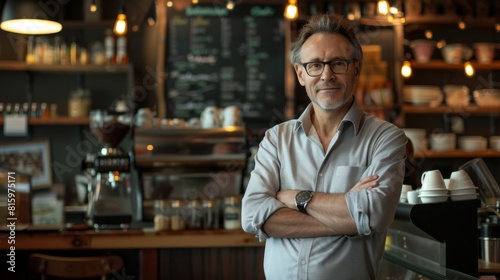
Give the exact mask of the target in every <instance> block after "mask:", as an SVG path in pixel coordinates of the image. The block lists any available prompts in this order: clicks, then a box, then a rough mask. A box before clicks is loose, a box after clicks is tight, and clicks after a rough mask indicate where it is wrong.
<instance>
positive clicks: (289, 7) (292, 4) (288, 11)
mask: <svg viewBox="0 0 500 280" xmlns="http://www.w3.org/2000/svg"><path fill="white" fill-rule="evenodd" d="M284 16H285V18H286V19H289V20H296V19H297V18H298V17H299V9H298V8H297V0H288V3H287V4H286V7H285V13H284Z"/></svg>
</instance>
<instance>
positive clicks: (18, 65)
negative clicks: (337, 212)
mask: <svg viewBox="0 0 500 280" xmlns="http://www.w3.org/2000/svg"><path fill="white" fill-rule="evenodd" d="M130 68H131V65H130V64H111V65H55V64H54V65H50V64H26V63H24V62H20V61H0V71H34V72H61V73H67V72H70V73H79V72H84V73H127V72H128V71H129V70H130Z"/></svg>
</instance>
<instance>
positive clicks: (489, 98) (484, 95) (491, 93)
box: [472, 88, 500, 107]
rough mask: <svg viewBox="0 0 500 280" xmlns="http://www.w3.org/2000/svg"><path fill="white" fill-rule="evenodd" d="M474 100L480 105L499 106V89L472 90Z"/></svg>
mask: <svg viewBox="0 0 500 280" xmlns="http://www.w3.org/2000/svg"><path fill="white" fill-rule="evenodd" d="M472 95H473V96H474V101H476V104H477V106H480V107H499V106H500V89H487V88H485V89H478V90H475V91H473V92H472Z"/></svg>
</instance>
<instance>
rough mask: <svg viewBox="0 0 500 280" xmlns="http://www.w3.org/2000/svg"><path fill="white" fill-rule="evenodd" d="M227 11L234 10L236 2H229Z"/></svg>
mask: <svg viewBox="0 0 500 280" xmlns="http://www.w3.org/2000/svg"><path fill="white" fill-rule="evenodd" d="M226 9H228V10H232V9H234V2H233V1H232V0H228V1H227V3H226Z"/></svg>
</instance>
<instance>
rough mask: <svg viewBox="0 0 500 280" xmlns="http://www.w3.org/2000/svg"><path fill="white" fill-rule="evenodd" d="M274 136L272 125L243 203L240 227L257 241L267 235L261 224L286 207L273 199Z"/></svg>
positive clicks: (275, 173)
mask: <svg viewBox="0 0 500 280" xmlns="http://www.w3.org/2000/svg"><path fill="white" fill-rule="evenodd" d="M276 136H277V131H276V128H272V129H270V130H268V131H267V132H266V135H265V137H264V139H263V140H262V141H261V143H260V145H259V150H258V152H257V154H256V156H255V168H254V170H253V171H252V173H251V175H250V180H249V182H248V185H247V188H246V190H245V195H244V197H243V203H242V212H241V217H242V219H241V224H242V228H243V230H244V231H246V232H250V233H255V234H257V236H258V238H259V240H260V241H264V240H266V239H267V238H269V237H268V236H267V235H266V234H265V233H264V232H263V231H262V225H263V224H264V223H265V221H266V220H267V219H268V218H269V217H270V216H271V215H272V214H273V213H274V212H275V211H276V210H278V209H279V208H282V207H285V205H284V204H282V203H281V202H279V201H278V200H277V199H276V192H277V191H278V190H279V189H280V181H279V174H280V172H279V169H280V163H279V160H278V159H277V145H276V139H277V138H276Z"/></svg>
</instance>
